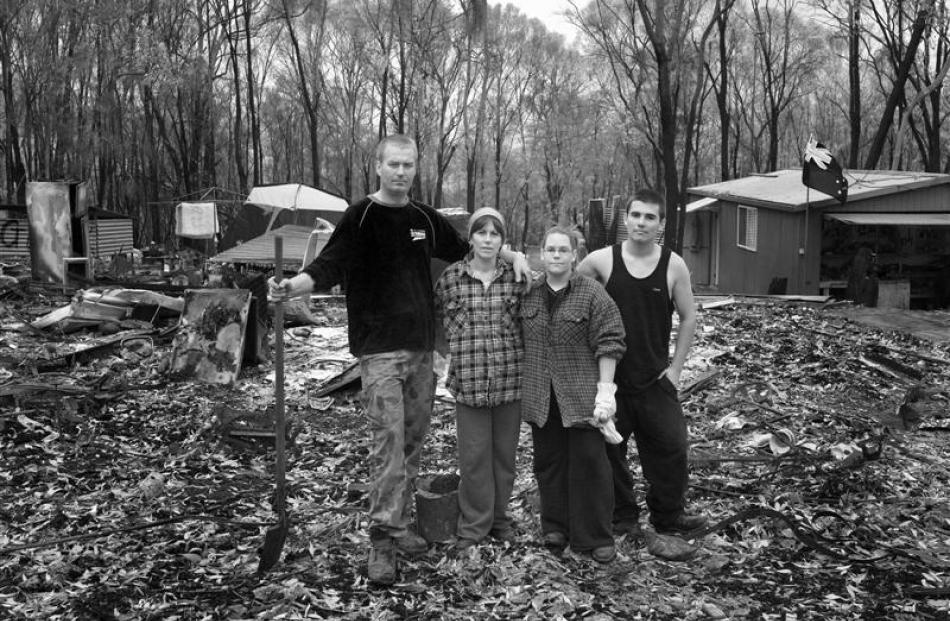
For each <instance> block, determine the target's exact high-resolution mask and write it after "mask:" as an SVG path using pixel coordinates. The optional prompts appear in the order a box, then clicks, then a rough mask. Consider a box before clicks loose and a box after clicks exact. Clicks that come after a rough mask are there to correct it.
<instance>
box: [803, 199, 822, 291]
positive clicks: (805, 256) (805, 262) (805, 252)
mask: <svg viewBox="0 0 950 621" xmlns="http://www.w3.org/2000/svg"><path fill="white" fill-rule="evenodd" d="M810 208H811V188H810V187H808V186H807V185H806V186H805V239H804V241H803V242H802V270H803V277H802V291H804V290H805V283H806V282H807V278H808V225H809V221H808V216H809V212H810ZM818 271H819V272H820V271H821V268H820V267H819V270H818Z"/></svg>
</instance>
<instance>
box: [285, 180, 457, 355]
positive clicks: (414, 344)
mask: <svg viewBox="0 0 950 621" xmlns="http://www.w3.org/2000/svg"><path fill="white" fill-rule="evenodd" d="M467 252H468V242H467V241H466V240H464V239H462V237H461V236H460V235H459V234H458V232H457V231H456V230H455V229H454V228H453V227H452V225H451V224H450V223H449V221H448V220H447V219H446V218H445V217H444V216H442V215H441V214H440V213H439V212H438V211H436V210H435V209H432V208H431V207H429V206H428V205H424V204H422V203H419V202H416V201H410V202H409V204H407V205H405V206H403V207H391V206H388V205H385V204H382V203H378V202H376V201H374V200H373V199H371V198H369V197H367V198H365V199H363V200H362V201H360V202H358V203H354V204H352V205H350V206H349V207H348V208H347V210H346V213H344V214H343V219H342V220H341V221H340V224H339V225H338V226H337V228H336V229H335V230H334V231H333V234H332V235H331V236H330V239H329V241H327V245H326V246H325V247H324V248H323V250H322V251H321V252H320V255H319V256H317V258H316V259H314V261H313V262H312V263H311V264H310V265H308V266H307V267H305V268H304V270H303V271H304V272H305V273H307V274H309V275H310V277H311V278H313V280H314V289H315V290H317V291H320V290H325V289H329V288H330V287H332V286H334V285H337V284H342V285H343V286H344V287H345V288H346V310H347V314H348V320H349V342H350V351H351V352H352V353H353V355H354V356H362V355H364V354H374V353H381V352H387V351H394V350H397V349H408V350H412V351H431V350H432V349H433V347H434V341H435V315H434V310H433V293H432V274H431V261H432V258H433V257H437V258H439V259H443V260H445V261H457V260H459V259H461V258H462V257H464V256H465V254H466V253H467Z"/></svg>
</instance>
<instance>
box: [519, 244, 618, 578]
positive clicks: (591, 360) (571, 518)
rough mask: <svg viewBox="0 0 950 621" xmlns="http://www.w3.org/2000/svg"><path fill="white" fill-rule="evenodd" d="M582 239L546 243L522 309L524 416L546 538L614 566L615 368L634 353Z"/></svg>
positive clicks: (553, 546) (554, 544) (549, 542)
mask: <svg viewBox="0 0 950 621" xmlns="http://www.w3.org/2000/svg"><path fill="white" fill-rule="evenodd" d="M576 259H577V239H576V238H575V237H574V236H573V235H572V234H571V232H570V231H568V230H566V229H564V228H560V227H554V228H552V229H549V230H548V231H547V233H545V235H544V238H543V241H542V245H541V260H542V262H543V263H544V276H543V277H542V278H541V280H540V281H539V282H536V283H535V286H534V287H532V289H531V291H530V292H529V293H528V294H527V295H526V296H525V299H524V302H523V304H522V313H521V314H522V321H523V327H524V346H525V363H524V384H523V385H522V394H523V397H524V399H523V404H524V408H523V409H522V416H523V417H524V420H525V422H527V423H529V424H530V426H531V432H532V434H531V435H532V439H533V444H534V474H535V478H536V479H537V481H538V492H539V495H540V496H541V532H542V533H543V540H544V544H545V546H547V547H549V548H551V549H553V550H555V551H556V552H557V553H560V551H561V550H562V549H563V548H564V547H565V546H567V545H568V544H570V546H571V548H572V549H573V550H574V551H575V552H588V553H590V555H591V556H592V557H593V558H594V560H596V561H599V562H602V563H607V562H610V561H612V560H613V559H614V558H615V557H616V555H617V553H616V549H615V548H614V539H613V533H612V531H611V518H612V516H613V511H614V490H613V475H612V472H611V469H610V462H609V461H608V459H607V451H606V448H605V438H607V439H609V436H610V434H607V433H604V429H603V428H602V426H603V424H604V423H605V422H606V421H609V420H610V419H611V418H612V416H613V414H614V412H616V409H617V406H616V400H615V397H614V393H615V392H616V390H617V387H616V385H615V384H614V371H615V369H616V365H617V360H618V359H620V357H621V356H623V353H624V351H625V350H626V345H625V344H624V328H623V321H622V320H621V317H620V311H619V310H617V305H616V304H614V301H613V300H612V299H611V298H610V296H609V295H607V292H606V291H605V290H604V288H603V287H601V286H600V284H599V283H598V282H597V281H595V280H594V279H593V278H588V277H587V276H582V275H580V274H576V273H575V272H574V269H573V265H574V261H575V260H576Z"/></svg>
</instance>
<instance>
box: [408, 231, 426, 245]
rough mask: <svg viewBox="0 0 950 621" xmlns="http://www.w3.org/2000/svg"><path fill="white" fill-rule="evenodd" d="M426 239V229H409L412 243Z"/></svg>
mask: <svg viewBox="0 0 950 621" xmlns="http://www.w3.org/2000/svg"><path fill="white" fill-rule="evenodd" d="M425 238H426V230H425V229H409V239H411V240H412V241H414V242H415V241H423V240H425Z"/></svg>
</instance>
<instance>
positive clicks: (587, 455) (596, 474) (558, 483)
mask: <svg viewBox="0 0 950 621" xmlns="http://www.w3.org/2000/svg"><path fill="white" fill-rule="evenodd" d="M531 431H532V434H531V436H532V438H533V440H534V476H535V477H536V478H537V480H538V491H539V493H540V495H541V532H543V533H550V532H561V533H564V534H565V535H567V537H568V540H569V541H570V544H571V548H572V549H574V550H575V551H578V552H583V551H587V550H593V549H594V548H599V547H601V546H609V545H613V543H614V539H613V534H612V530H611V524H610V520H611V516H612V515H613V510H614V494H613V482H612V477H611V472H610V462H609V461H607V452H606V451H605V450H604V446H605V445H606V443H605V442H604V437H603V436H602V435H601V434H600V431H598V430H596V429H592V428H584V427H568V428H565V427H563V425H562V422H561V413H560V411H559V410H558V407H557V400H556V399H555V398H554V395H553V394H552V395H551V411H550V415H549V416H548V421H547V424H545V425H544V427H538V426H537V425H531Z"/></svg>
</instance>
